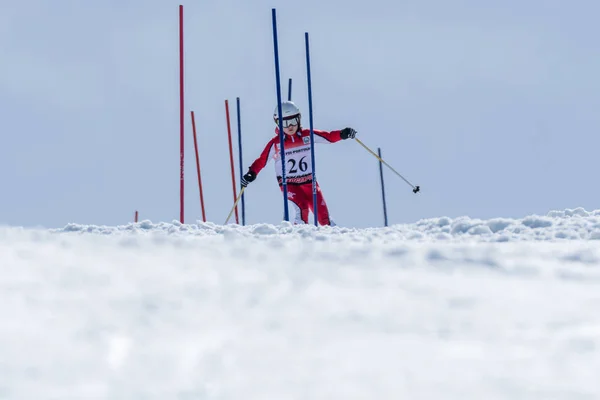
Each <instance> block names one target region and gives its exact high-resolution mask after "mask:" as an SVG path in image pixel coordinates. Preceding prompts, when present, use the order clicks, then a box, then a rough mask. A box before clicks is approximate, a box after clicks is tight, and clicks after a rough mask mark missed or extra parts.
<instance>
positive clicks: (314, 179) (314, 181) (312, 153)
mask: <svg viewBox="0 0 600 400" xmlns="http://www.w3.org/2000/svg"><path fill="white" fill-rule="evenodd" d="M304 42H305V43H306V80H307V83H308V115H309V119H310V162H311V166H312V193H313V216H314V218H315V226H318V225H319V224H318V221H319V218H318V210H317V173H316V169H315V141H314V137H315V134H314V129H313V109H312V85H311V78H310V49H309V45H308V32H305V33H304Z"/></svg>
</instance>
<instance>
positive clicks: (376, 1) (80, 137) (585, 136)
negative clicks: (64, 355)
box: [0, 0, 600, 227]
mask: <svg viewBox="0 0 600 400" xmlns="http://www.w3.org/2000/svg"><path fill="white" fill-rule="evenodd" d="M179 4H183V5H184V10H185V38H186V41H185V56H186V61H185V68H186V74H185V78H186V114H185V115H186V154H185V167H186V169H185V173H186V196H185V201H186V213H185V222H188V223H191V222H195V221H196V220H200V219H201V211H200V204H199V195H198V185H197V176H196V167H195V158H194V151H193V139H192V131H191V123H190V118H189V112H190V110H194V111H195V113H196V119H197V126H198V135H199V138H198V140H199V152H200V158H201V167H202V179H203V183H204V197H205V205H206V212H207V217H208V220H210V221H213V222H215V223H219V224H221V223H223V222H224V220H225V218H226V216H227V214H228V212H229V210H230V209H231V206H232V204H233V198H232V197H233V195H232V189H231V180H230V165H229V153H228V139H227V131H226V121H225V110H224V100H225V99H229V101H230V104H231V106H232V109H231V111H232V123H233V124H234V128H235V98H236V97H237V96H239V97H240V98H241V102H242V125H243V126H242V129H243V145H244V149H243V150H244V154H243V156H244V171H245V170H246V169H247V167H248V166H249V164H250V163H251V162H252V161H253V160H254V159H255V158H256V157H257V156H258V155H259V153H260V151H261V150H262V149H263V147H264V145H265V143H266V142H267V141H268V140H269V139H270V138H271V137H272V135H273V133H274V132H273V129H274V123H273V121H272V118H271V117H272V112H273V108H274V107H275V106H276V90H275V72H274V61H273V37H272V26H271V9H272V8H273V7H275V8H276V9H277V18H278V23H279V26H278V29H279V41H280V55H281V74H282V79H283V81H282V86H283V89H284V90H283V93H282V95H283V96H284V97H285V96H287V79H288V78H290V77H291V78H293V80H294V88H293V94H294V96H293V97H294V100H295V101H296V103H297V104H298V105H299V106H300V107H301V108H302V110H303V112H304V119H303V122H304V125H305V126H306V127H308V100H307V89H306V65H305V52H304V32H309V34H310V39H311V61H312V65H311V66H312V78H313V104H314V123H315V128H318V129H324V130H332V129H339V128H343V127H345V126H352V127H354V128H355V129H357V130H358V132H359V133H358V135H359V137H360V138H361V139H362V140H363V141H364V142H365V143H366V144H367V145H369V146H371V147H372V148H373V149H374V150H375V149H376V148H377V147H381V148H382V152H383V156H384V159H386V160H387V162H388V163H390V164H391V165H392V166H394V168H396V169H397V170H398V171H399V172H400V173H401V174H403V175H404V176H405V177H406V178H407V179H409V180H410V181H411V182H413V183H414V184H418V185H421V187H422V193H420V194H418V195H414V194H413V193H412V192H411V189H410V187H409V186H408V185H406V183H404V182H403V181H402V180H401V179H399V178H398V177H396V176H395V175H393V174H391V173H390V172H389V171H387V170H385V171H384V173H385V179H386V189H387V200H388V214H389V220H390V223H402V222H413V221H416V220H418V219H420V218H426V217H433V216H450V217H456V216H460V215H470V216H471V217H475V218H488V217H495V216H507V217H508V216H510V217H519V216H523V215H527V214H532V213H539V214H545V213H546V212H547V211H549V210H551V209H564V208H574V207H579V206H581V207H585V208H586V209H595V208H600V207H599V202H598V199H599V198H600V187H599V186H598V185H597V157H598V153H599V151H600V150H599V149H600V139H599V127H600V113H599V112H598V110H600V78H599V72H598V71H600V51H599V49H598V43H597V39H598V37H599V35H600V26H598V24H597V21H596V19H597V18H596V17H597V15H599V13H600V3H598V2H596V1H591V0H590V1H577V0H573V1H551V0H543V1H542V0H531V1H526V2H524V1H521V0H505V1H502V2H492V1H481V0H462V1H451V2H450V1H442V0H430V1H423V0H412V1H398V0H390V1H380V0H373V1H369V2H357V1H313V0H306V1H301V2H292V1H289V0H285V1H283V0H281V1H279V0H272V1H270V2H267V1H263V0H252V1H246V0H235V1H233V0H224V1H202V2H199V1H193V2H188V3H181V2H179V1H165V0H161V1H157V0H144V1H141V0H139V1H125V0H120V1H116V0H115V1H102V2H100V1H65V0H56V1H39V0H38V1H27V2H24V1H7V0H0V121H1V123H2V125H1V133H2V146H0V173H1V175H0V176H1V178H0V181H1V184H2V195H1V196H0V224H10V225H22V226H34V225H42V226H46V227H62V226H64V225H65V224H67V223H70V222H75V223H82V224H106V225H116V224H123V223H127V222H130V221H132V219H133V214H134V211H135V210H139V211H140V218H141V219H150V220H152V221H153V222H160V221H168V222H170V221H172V220H175V219H178V218H179V88H178V79H179V76H178V73H179V70H178V5H179ZM234 134H236V131H235V130H234ZM235 145H236V146H235V148H236V149H237V134H236V137H235ZM316 156H317V164H316V169H317V175H318V179H319V182H320V185H321V187H322V189H323V192H324V195H325V198H326V199H327V201H328V204H329V207H330V210H331V213H332V216H333V217H334V219H335V220H336V221H337V222H338V224H340V225H344V226H356V227H368V226H379V225H382V224H383V216H382V209H381V192H380V186H379V175H378V174H379V170H378V164H377V161H376V160H375V159H374V158H373V157H372V156H371V155H370V154H369V153H367V152H366V151H365V150H364V149H363V148H362V147H360V146H359V145H358V144H357V143H354V142H352V141H345V142H341V143H338V144H333V145H321V146H318V147H317V148H316ZM237 168H238V167H237V153H236V172H237ZM237 178H238V177H236V179H237ZM246 194H247V197H246V214H247V220H246V222H247V223H258V222H268V223H279V222H280V221H281V220H282V216H283V205H282V196H281V193H280V191H279V188H278V187H277V184H276V181H275V171H274V167H273V164H272V163H270V164H269V165H267V167H266V168H265V170H263V172H262V173H261V174H260V175H259V177H258V179H257V180H256V181H255V182H254V183H252V184H251V185H250V186H249V187H248V189H247V191H246ZM290 211H291V208H290ZM311 220H312V217H311Z"/></svg>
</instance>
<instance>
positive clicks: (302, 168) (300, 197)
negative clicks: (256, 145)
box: [250, 129, 342, 225]
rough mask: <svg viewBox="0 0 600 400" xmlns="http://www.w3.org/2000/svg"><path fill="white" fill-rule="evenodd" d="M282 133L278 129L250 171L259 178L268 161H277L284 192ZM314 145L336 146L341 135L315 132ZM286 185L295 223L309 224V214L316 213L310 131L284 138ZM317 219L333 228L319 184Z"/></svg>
mask: <svg viewBox="0 0 600 400" xmlns="http://www.w3.org/2000/svg"><path fill="white" fill-rule="evenodd" d="M278 132H279V129H275V133H276V135H275V137H273V138H272V139H271V140H269V142H268V143H267V145H266V146H265V149H264V150H263V152H262V153H261V154H260V156H259V157H258V158H257V159H256V160H255V161H254V162H253V163H252V165H250V171H252V172H254V173H255V174H256V175H258V173H259V172H260V171H261V170H262V169H263V168H264V167H265V166H266V165H267V163H268V162H269V160H271V159H273V160H275V173H276V174H277V182H278V183H279V187H280V189H281V190H282V191H283V186H282V177H281V153H280V151H279V148H280V139H279V134H278ZM313 133H314V140H315V143H335V142H339V141H340V140H342V138H341V136H340V131H339V130H338V131H331V132H327V131H320V130H313ZM284 148H285V166H286V171H285V173H286V181H287V188H288V200H290V201H291V202H292V204H293V205H294V209H295V211H296V218H295V220H294V223H296V224H302V223H304V224H306V223H308V212H309V210H310V211H313V193H312V177H313V175H312V163H311V156H310V130H309V129H299V130H298V132H296V134H294V135H285V134H284ZM317 218H318V220H319V224H320V225H334V224H333V222H332V221H331V219H330V217H329V209H328V208H327V203H326V202H325V199H324V198H323V193H322V192H321V188H320V187H319V184H318V183H317Z"/></svg>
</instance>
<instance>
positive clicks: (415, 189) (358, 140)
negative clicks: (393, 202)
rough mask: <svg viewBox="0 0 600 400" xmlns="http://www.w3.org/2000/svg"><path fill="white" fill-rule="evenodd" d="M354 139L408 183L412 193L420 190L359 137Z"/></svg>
mask: <svg viewBox="0 0 600 400" xmlns="http://www.w3.org/2000/svg"><path fill="white" fill-rule="evenodd" d="M354 140H356V142H357V143H358V144H360V145H361V146H362V147H364V148H365V150H367V151H368V152H369V153H371V154H372V155H373V156H375V157H376V158H377V159H378V160H379V161H381V162H382V163H383V164H385V166H386V167H388V168H389V169H391V170H392V172H393V173H395V174H396V175H398V176H399V177H400V178H402V180H403V181H404V182H406V183H408V185H409V186H411V187H412V188H413V193H417V192H419V191H420V190H421V188H420V187H419V186H414V185H413V184H412V183H410V182H409V181H407V180H406V178H404V177H403V176H402V175H400V174H399V173H398V172H397V171H396V170H395V169H394V168H392V166H391V165H390V164H388V163H386V162H385V161H384V160H383V159H382V158H381V157H379V156H378V155H377V154H376V153H375V152H374V151H373V150H371V149H370V148H368V147H367V146H366V145H365V144H364V143H363V142H362V141H361V140H360V139H358V138H354Z"/></svg>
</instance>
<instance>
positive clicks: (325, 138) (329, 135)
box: [313, 129, 342, 143]
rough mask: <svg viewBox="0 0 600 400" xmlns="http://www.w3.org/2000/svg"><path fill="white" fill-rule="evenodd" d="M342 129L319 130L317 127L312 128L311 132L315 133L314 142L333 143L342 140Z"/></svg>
mask: <svg viewBox="0 0 600 400" xmlns="http://www.w3.org/2000/svg"><path fill="white" fill-rule="evenodd" d="M341 132H342V131H331V132H327V131H321V130H317V129H313V133H314V134H315V143H335V142H339V141H340V140H342V137H341V136H340V133H341Z"/></svg>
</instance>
